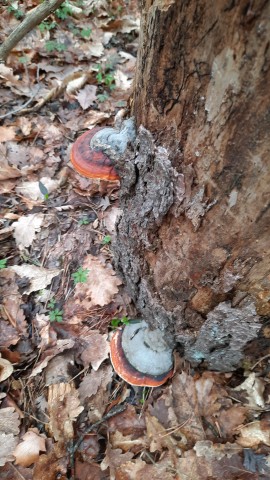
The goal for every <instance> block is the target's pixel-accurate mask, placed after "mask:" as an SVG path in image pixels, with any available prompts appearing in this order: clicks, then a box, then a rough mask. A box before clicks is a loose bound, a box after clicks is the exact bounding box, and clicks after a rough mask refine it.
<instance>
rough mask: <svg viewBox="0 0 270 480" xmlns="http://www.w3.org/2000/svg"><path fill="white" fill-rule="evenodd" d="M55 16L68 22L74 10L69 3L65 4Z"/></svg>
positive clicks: (56, 11)
mask: <svg viewBox="0 0 270 480" xmlns="http://www.w3.org/2000/svg"><path fill="white" fill-rule="evenodd" d="M55 15H56V16H57V17H58V18H60V20H66V19H67V18H68V17H69V16H70V15H72V8H71V6H70V5H69V4H68V2H64V3H62V5H60V7H59V8H58V9H57V10H55Z"/></svg>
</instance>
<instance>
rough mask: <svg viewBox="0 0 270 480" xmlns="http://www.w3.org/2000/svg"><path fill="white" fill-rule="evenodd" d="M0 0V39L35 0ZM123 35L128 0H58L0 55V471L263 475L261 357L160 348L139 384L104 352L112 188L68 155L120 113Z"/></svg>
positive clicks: (215, 479)
mask: <svg viewBox="0 0 270 480" xmlns="http://www.w3.org/2000/svg"><path fill="white" fill-rule="evenodd" d="M2 3H3V4H4V5H3V4H2V6H0V26H1V34H0V35H1V36H0V42H2V41H3V40H4V39H5V38H6V37H7V36H8V34H9V33H10V31H12V29H13V28H15V26H16V25H17V24H18V23H19V22H20V20H21V18H23V16H24V15H25V13H27V11H28V10H29V9H31V8H33V7H35V6H36V5H37V4H38V3H39V2H38V1H37V0H31V1H27V2H25V1H24V2H15V1H14V2H13V1H6V2H2ZM138 31H139V14H138V10H137V3H136V1H135V0H134V1H130V2H124V1H122V0H115V1H109V0H97V1H94V0H82V1H78V2H70V3H65V4H63V5H62V7H61V8H60V9H59V10H58V11H57V12H56V13H55V14H53V15H51V16H50V17H48V18H47V19H46V21H44V22H42V24H41V25H40V26H39V27H38V28H36V29H34V30H33V31H31V32H30V33H29V34H28V35H27V37H25V38H24V39H23V40H22V41H21V42H20V43H19V44H18V45H17V47H16V48H15V49H14V50H13V51H12V53H11V54H10V55H9V57H8V61H7V63H6V65H4V64H1V65H0V121H1V123H0V125H1V126H0V199H1V229H0V240H1V260H0V285H1V301H2V305H1V318H0V339H1V340H0V342H1V343H0V352H1V354H0V357H1V358H0V387H1V388H0V401H1V402H2V403H1V407H0V477H1V479H5V480H11V479H12V480H13V479H14V480H17V479H18V480H30V479H34V480H43V479H44V480H45V479H46V480H53V479H54V480H55V479H58V480H63V479H70V480H71V479H72V480H75V479H76V480H88V479H90V480H91V479H93V480H105V479H106V480H107V479H116V480H133V479H134V480H142V479H145V478H152V479H155V480H159V479H160V480H173V479H178V480H210V479H211V480H237V479H239V480H240V479H241V480H266V479H269V478H270V385H269V378H270V377H269V368H267V366H265V365H266V363H265V362H264V361H265V358H263V359H262V361H259V362H257V364H256V365H246V369H243V368H242V369H241V370H239V371H237V372H232V373H218V372H207V371H204V372H203V371H194V370H193V369H192V368H191V366H190V365H188V364H187V363H186V362H184V361H183V360H181V359H180V358H179V356H177V355H176V368H175V374H174V377H173V379H172V380H171V381H169V382H167V384H166V385H164V386H162V387H158V388H155V389H150V388H137V389H134V388H132V387H131V386H129V385H127V384H126V383H125V382H124V381H123V380H121V379H120V378H119V377H117V375H116V374H115V373H114V372H113V369H112V366H111V363H110V360H109V352H110V348H109V337H110V333H111V332H112V331H113V330H114V329H115V328H117V327H118V325H120V324H121V323H123V322H126V321H127V319H129V318H132V317H133V316H134V315H136V312H135V310H134V307H133V306H132V303H131V301H130V298H129V297H128V295H127V293H126V292H125V286H124V285H123V284H122V280H121V279H120V278H119V277H117V275H116V273H115V271H114V269H113V263H112V260H113V259H112V254H111V250H110V245H111V242H112V241H114V236H115V221H116V218H117V216H118V215H119V213H120V208H119V203H118V190H119V187H118V185H116V184H108V183H106V182H102V181H100V182H93V181H91V180H88V179H86V178H83V177H81V176H80V175H79V174H77V173H76V172H75V171H74V170H73V168H72V166H71V164H70V160H69V159H70V148H71V146H72V143H73V142H74V140H75V139H76V138H77V137H78V136H79V135H80V134H81V133H83V132H84V131H86V130H87V129H91V128H93V127H95V126H97V125H113V121H114V117H115V115H116V114H117V113H118V112H119V111H120V110H121V109H128V107H129V101H130V100H129V99H130V95H131V88H132V79H133V77H134V73H135V62H136V52H137V47H138ZM268 334H269V332H268Z"/></svg>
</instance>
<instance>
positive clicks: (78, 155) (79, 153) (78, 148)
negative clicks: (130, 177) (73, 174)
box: [70, 127, 119, 181]
mask: <svg viewBox="0 0 270 480" xmlns="http://www.w3.org/2000/svg"><path fill="white" fill-rule="evenodd" d="M100 130H103V128H99V127H98V128H93V130H89V131H88V132H85V133H83V135H81V136H80V137H78V138H77V140H76V142H75V143H74V144H73V145H72V149H71V158H70V159H71V163H72V165H73V167H74V169H75V170H76V171H77V172H79V173H80V174H81V175H83V176H84V177H87V178H96V179H100V180H108V181H115V180H119V175H118V173H117V171H116V170H115V168H114V166H113V164H112V161H111V159H110V158H109V157H108V156H107V155H106V153H104V152H103V151H102V150H97V149H92V148H91V140H92V138H93V137H94V135H95V134H96V133H97V132H99V131H100Z"/></svg>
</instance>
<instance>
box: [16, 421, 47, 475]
mask: <svg viewBox="0 0 270 480" xmlns="http://www.w3.org/2000/svg"><path fill="white" fill-rule="evenodd" d="M39 452H46V446H45V438H44V437H43V436H41V435H39V434H38V429H37V428H33V429H29V430H28V431H27V432H26V434H25V435H24V436H23V441H22V442H21V443H19V444H18V445H17V447H16V448H15V450H14V452H13V455H14V457H15V458H16V463H17V464H18V465H22V466H23V467H29V466H30V465H32V463H35V462H36V461H37V459H38V457H39Z"/></svg>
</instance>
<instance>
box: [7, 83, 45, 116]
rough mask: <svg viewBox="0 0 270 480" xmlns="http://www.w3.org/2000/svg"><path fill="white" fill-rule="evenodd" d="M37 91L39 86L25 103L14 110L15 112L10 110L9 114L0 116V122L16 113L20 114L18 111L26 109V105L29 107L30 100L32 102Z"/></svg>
mask: <svg viewBox="0 0 270 480" xmlns="http://www.w3.org/2000/svg"><path fill="white" fill-rule="evenodd" d="M38 91H39V86H38V88H37V89H36V91H35V92H34V93H33V95H32V96H31V97H30V98H29V99H28V100H27V102H25V103H24V104H23V105H21V106H20V107H18V108H15V110H12V111H11V112H8V113H5V115H1V116H0V120H2V119H3V118H6V117H10V115H15V114H16V113H18V112H20V111H21V110H23V109H24V108H25V107H27V105H29V103H31V102H32V100H34V98H35V96H36V95H37V94H38Z"/></svg>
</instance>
